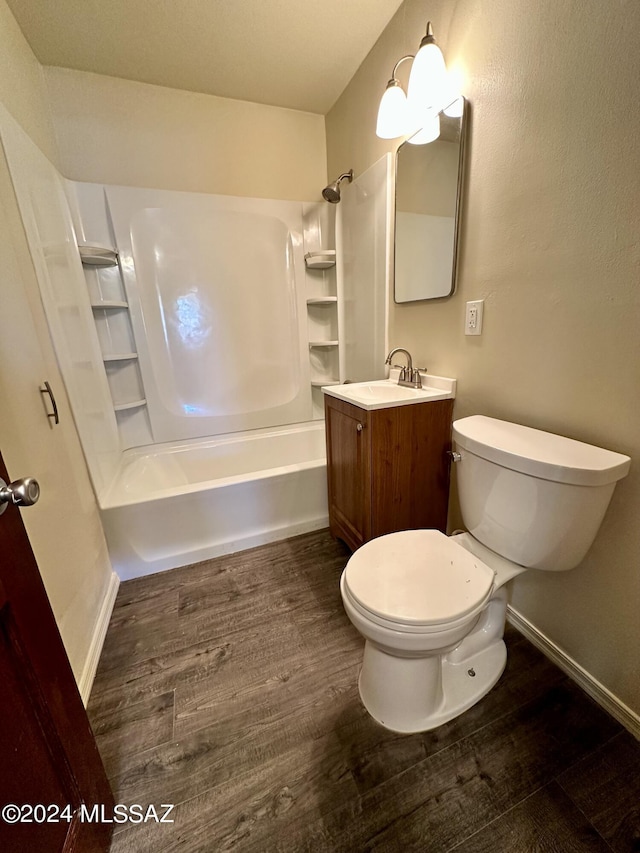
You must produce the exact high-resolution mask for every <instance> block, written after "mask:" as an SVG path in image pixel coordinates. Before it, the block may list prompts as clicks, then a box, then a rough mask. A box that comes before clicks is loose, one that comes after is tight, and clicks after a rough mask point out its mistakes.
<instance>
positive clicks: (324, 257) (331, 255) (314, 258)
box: [304, 249, 336, 270]
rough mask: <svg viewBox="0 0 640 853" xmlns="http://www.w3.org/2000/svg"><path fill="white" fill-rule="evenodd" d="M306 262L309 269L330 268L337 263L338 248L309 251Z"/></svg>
mask: <svg viewBox="0 0 640 853" xmlns="http://www.w3.org/2000/svg"><path fill="white" fill-rule="evenodd" d="M304 262H305V264H306V266H307V269H309V270H328V269H330V268H331V267H335V265H336V250H335V249H324V250H323V251H321V252H307V253H306V255H305V256H304Z"/></svg>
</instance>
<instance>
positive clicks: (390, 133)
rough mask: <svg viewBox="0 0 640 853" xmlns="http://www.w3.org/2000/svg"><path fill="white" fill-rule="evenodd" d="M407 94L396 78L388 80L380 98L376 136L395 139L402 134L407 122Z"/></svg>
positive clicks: (404, 131)
mask: <svg viewBox="0 0 640 853" xmlns="http://www.w3.org/2000/svg"><path fill="white" fill-rule="evenodd" d="M407 119H408V111H407V96H406V95H405V93H404V90H403V88H402V86H400V84H399V83H398V81H397V80H390V81H389V83H388V84H387V88H386V89H385V91H384V94H383V96H382V98H381V99H380V106H379V107H378V121H377V124H376V136H379V137H380V139H395V137H396V136H404V134H405V133H406V132H407V124H408V121H407Z"/></svg>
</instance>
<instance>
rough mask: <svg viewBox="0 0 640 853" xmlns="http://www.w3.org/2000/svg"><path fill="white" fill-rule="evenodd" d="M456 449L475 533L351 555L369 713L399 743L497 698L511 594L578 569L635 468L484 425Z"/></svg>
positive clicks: (466, 513)
mask: <svg viewBox="0 0 640 853" xmlns="http://www.w3.org/2000/svg"><path fill="white" fill-rule="evenodd" d="M453 438H454V442H455V449H456V453H454V458H455V459H456V462H457V464H456V466H455V468H456V471H457V479H458V493H459V499H460V507H461V510H462V517H463V520H464V523H465V525H466V527H467V529H468V530H469V532H468V533H462V534H459V535H456V536H452V537H447V536H445V535H444V534H443V533H440V532H439V531H437V530H404V531H401V532H399V533H390V534H388V535H387V536H380V537H379V538H378V539H372V540H371V541H370V542H367V543H366V544H365V545H363V546H362V547H361V548H359V549H358V550H357V551H356V552H355V553H354V554H353V555H352V557H351V559H350V560H349V562H348V563H347V566H346V568H345V570H344V572H343V573H342V578H341V580H340V591H341V594H342V601H343V603H344V607H345V610H346V612H347V615H348V616H349V619H350V620H351V622H352V623H353V624H354V626H355V627H356V628H357V629H358V631H360V633H361V634H362V635H363V637H364V638H365V641H366V642H365V648H364V660H363V663H362V670H361V672H360V680H359V688H360V696H361V698H362V702H363V704H364V706H365V708H366V709H367V710H368V711H369V713H370V714H371V716H372V717H373V718H374V719H375V720H377V721H378V722H379V723H380V724H381V725H383V726H385V727H386V728H388V729H391V730H393V731H396V732H407V733H408V732H420V731H427V730H428V729H433V728H436V727H437V726H440V725H442V724H443V723H446V722H447V720H451V719H453V718H454V717H457V716H458V715H459V714H461V713H462V712H463V711H465V710H467V708H470V707H471V706H472V705H474V704H475V703H476V702H477V701H478V700H479V699H481V698H482V697H483V696H484V695H485V694H486V693H488V692H489V690H491V688H492V687H493V686H494V684H495V683H496V682H497V681H498V679H499V678H500V676H501V675H502V672H503V670H504V667H505V663H506V659H507V652H506V647H505V644H504V641H503V639H502V636H503V632H504V623H505V616H506V606H507V597H506V590H505V588H504V585H505V584H506V583H507V581H509V580H511V578H513V577H515V576H516V575H518V574H520V573H521V572H524V571H525V570H526V569H542V570H545V571H566V570H567V569H572V568H574V566H577V565H578V563H580V561H581V560H582V558H583V557H584V556H585V554H586V553H587V551H588V550H589V547H590V546H591V543H592V542H593V540H594V538H595V536H596V533H597V532H598V528H599V527H600V524H601V522H602V519H603V517H604V514H605V511H606V509H607V506H608V505H609V501H610V499H611V495H612V494H613V490H614V488H615V484H616V482H617V481H618V480H620V479H622V478H623V477H625V476H626V474H627V472H628V470H629V465H630V462H631V460H630V459H629V457H628V456H623V455H622V454H620V453H613V452H611V451H609V450H603V449H602V448H599V447H593V446H591V445H589V444H584V443H582V442H579V441H573V440H572V439H569V438H564V437H562V436H558V435H552V434H550V433H546V432H541V431H540V430H535V429H531V428H529V427H524V426H520V425H518V424H511V423H507V422H505V421H499V420H495V419H494V418H488V417H484V416H481V415H474V416H473V417H469V418H463V419H462V420H458V421H455V422H454V424H453ZM458 455H459V458H458ZM416 476H419V474H418V473H417V474H416Z"/></svg>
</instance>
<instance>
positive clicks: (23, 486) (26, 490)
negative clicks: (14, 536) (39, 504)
mask: <svg viewBox="0 0 640 853" xmlns="http://www.w3.org/2000/svg"><path fill="white" fill-rule="evenodd" d="M39 497H40V486H39V484H38V481H37V480H36V479H35V478H34V477H23V478H22V479H21V480H14V481H13V483H9V485H8V486H7V484H6V483H5V481H4V480H3V479H2V478H1V477H0V515H2V513H3V512H4V511H5V509H6V508H7V504H17V505H18V506H33V505H34V503H36V501H37V500H38V498H39Z"/></svg>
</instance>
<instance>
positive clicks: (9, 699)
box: [0, 456, 113, 853]
mask: <svg viewBox="0 0 640 853" xmlns="http://www.w3.org/2000/svg"><path fill="white" fill-rule="evenodd" d="M19 473H27V472H19ZM29 473H34V472H29ZM35 473H37V472H35ZM0 477H2V478H3V479H4V480H5V481H6V482H9V481H10V478H9V476H8V474H7V471H6V468H5V466H4V462H3V461H2V457H1V456H0ZM22 511H25V512H37V511H38V507H37V505H36V506H34V507H32V508H29V509H25V510H22ZM20 512H21V511H20V510H18V508H17V507H15V506H12V505H8V506H7V508H6V511H5V512H4V513H3V514H2V515H0V685H1V689H0V850H2V853H27V851H34V853H36V851H37V853H59V851H64V853H72V851H74V852H75V853H89V851H91V853H100V851H106V850H108V848H109V841H110V836H111V827H110V825H109V824H108V823H98V822H92V821H90V820H88V819H86V818H87V816H88V815H90V814H91V808H92V807H93V806H94V805H96V804H97V805H99V806H104V809H105V813H106V814H107V815H109V813H110V812H111V809H112V806H113V798H112V795H111V790H110V788H109V783H108V781H107V778H106V775H105V772H104V768H103V766H102V762H101V759H100V755H99V753H98V749H97V747H96V743H95V740H94V737H93V733H92V731H91V727H90V725H89V720H88V718H87V715H86V713H85V710H84V707H83V705H82V701H81V699H80V694H79V693H78V689H77V687H76V683H75V680H74V677H73V673H72V671H71V667H70V665H69V661H68V659H67V656H66V654H65V650H64V647H63V645H62V640H61V639H60V634H59V632H58V628H57V626H56V623H55V619H54V616H53V612H52V610H51V607H50V605H49V600H48V598H47V595H46V592H45V589H44V586H43V583H42V580H41V578H40V573H39V571H38V567H37V564H36V561H35V558H34V556H33V552H32V550H31V546H30V544H29V540H28V538H27V534H26V532H25V529H24V525H23V523H22V519H21V517H20ZM52 547H55V542H52ZM81 804H85V806H86V807H87V808H86V810H84V811H81V810H80V807H81ZM36 806H38V808H36ZM39 806H43V807H44V810H43V809H42V808H40V807H39ZM67 806H68V807H69V808H66V807H67ZM17 816H20V818H21V820H19V821H17V822H16V817H17ZM83 817H84V818H85V819H83Z"/></svg>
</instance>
